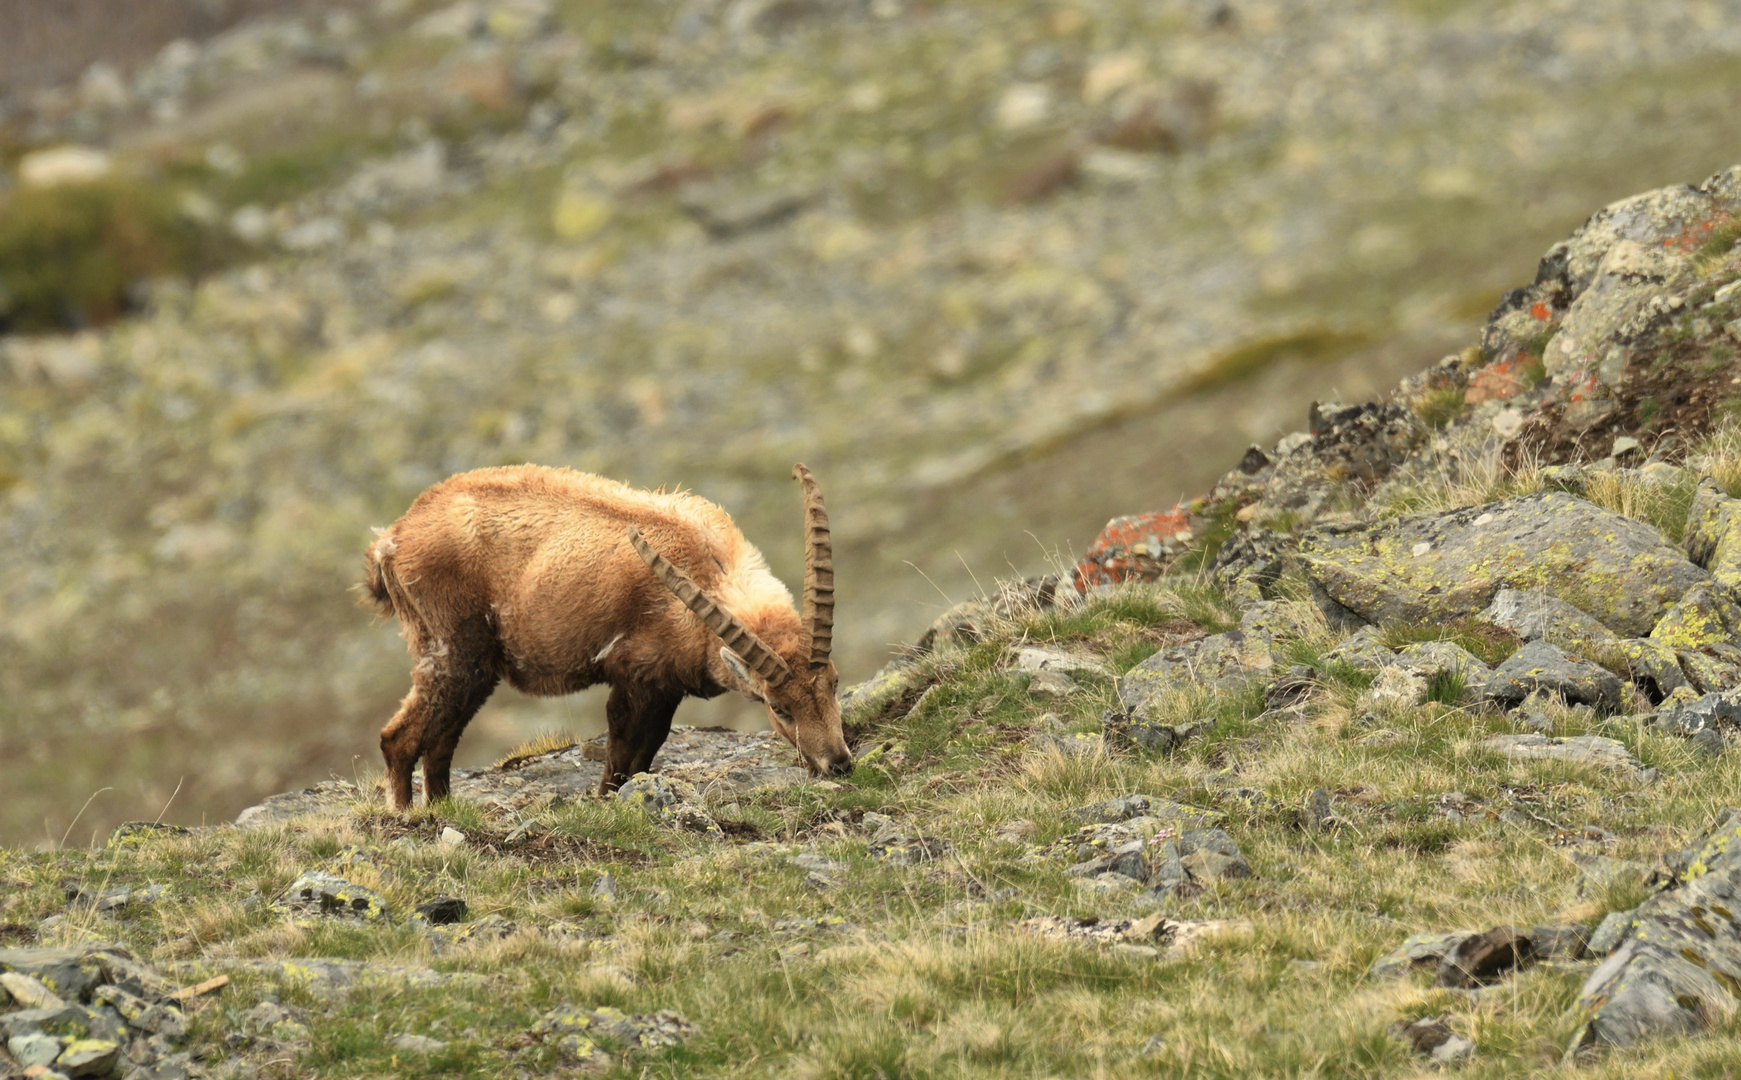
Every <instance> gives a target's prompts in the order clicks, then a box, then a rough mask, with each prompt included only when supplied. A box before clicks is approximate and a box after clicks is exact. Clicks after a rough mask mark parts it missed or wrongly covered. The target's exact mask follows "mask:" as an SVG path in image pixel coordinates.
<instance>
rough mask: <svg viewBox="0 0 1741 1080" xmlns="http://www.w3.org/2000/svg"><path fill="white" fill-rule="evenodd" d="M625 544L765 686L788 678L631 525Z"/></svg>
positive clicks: (757, 641) (787, 671) (789, 672)
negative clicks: (631, 546) (627, 540)
mask: <svg viewBox="0 0 1741 1080" xmlns="http://www.w3.org/2000/svg"><path fill="white" fill-rule="evenodd" d="M629 543H630V544H633V545H634V548H635V553H636V554H638V555H640V556H641V561H642V562H644V563H646V564H647V569H649V570H651V571H653V576H654V577H656V578H658V579H659V580H660V582H661V583H663V584H664V586H665V587H666V588H667V589H670V590H671V591H672V592H674V593H676V594H677V599H679V600H681V601H683V603H684V606H686V607H688V608H689V610H690V611H693V612H695V613H696V614H697V615H699V616H701V621H702V622H704V623H706V624H707V628H708V629H709V630H712V631H713V632H714V633H715V634H717V635H718V636H719V640H721V641H723V642H725V647H726V648H728V649H730V650H731V651H732V652H734V653H737V654H738V655H739V656H741V657H743V661H744V663H745V664H748V665H749V667H750V670H751V671H754V672H755V673H756V674H757V675H760V676H761V677H762V678H764V679H766V680H767V682H768V685H769V686H779V685H780V684H781V683H783V682H785V681H786V680H787V679H789V678H791V676H792V669H791V668H789V667H787V666H786V661H784V660H782V659H780V658H779V657H778V656H776V655H775V654H774V652H773V650H771V649H769V648H768V647H767V645H765V644H763V642H762V639H761V638H759V637H757V636H756V635H754V634H752V633H750V631H749V629H748V628H747V627H745V626H744V624H743V623H741V622H738V621H737V619H735V618H733V617H732V615H731V613H730V612H728V611H726V610H725V609H724V608H722V607H720V606H719V605H718V604H716V603H714V602H713V597H711V596H708V595H707V594H706V593H705V592H702V591H701V586H699V585H697V584H696V583H695V579H694V578H691V577H690V576H689V575H688V574H685V573H684V572H683V571H681V570H679V569H677V567H675V566H673V565H672V564H671V560H670V559H667V558H666V557H665V556H663V555H661V554H659V553H658V552H657V551H655V550H653V545H652V544H649V543H647V538H646V537H644V536H642V535H641V530H640V529H637V528H636V527H635V526H633V525H631V526H629Z"/></svg>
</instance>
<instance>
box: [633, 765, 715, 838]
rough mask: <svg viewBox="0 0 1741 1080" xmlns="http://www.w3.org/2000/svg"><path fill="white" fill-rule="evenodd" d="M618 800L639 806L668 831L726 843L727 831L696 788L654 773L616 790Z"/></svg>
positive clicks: (640, 775)
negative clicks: (695, 834) (704, 803)
mask: <svg viewBox="0 0 1741 1080" xmlns="http://www.w3.org/2000/svg"><path fill="white" fill-rule="evenodd" d="M617 799H618V801H620V802H624V803H627V804H629V805H630V806H639V807H640V808H641V809H643V810H645V811H646V812H647V816H649V817H651V818H652V819H653V820H654V821H657V822H658V823H659V824H661V825H664V826H665V827H666V828H670V829H677V830H679V831H682V832H693V833H701V834H702V835H704V836H710V837H713V838H715V839H723V838H724V836H725V831H724V830H723V829H721V828H720V827H719V823H718V822H716V821H714V820H713V815H711V814H709V813H708V812H707V811H706V810H704V809H703V808H702V806H701V795H700V793H698V792H697V791H696V790H695V785H693V784H690V783H688V782H687V781H683V780H678V779H675V778H672V777H665V776H658V775H655V774H653V773H636V774H635V775H634V776H632V777H630V778H629V779H628V781H627V782H626V783H624V784H623V786H622V787H620V788H618V789H617Z"/></svg>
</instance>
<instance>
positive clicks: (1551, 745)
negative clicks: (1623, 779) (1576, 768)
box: [1481, 734, 1654, 780]
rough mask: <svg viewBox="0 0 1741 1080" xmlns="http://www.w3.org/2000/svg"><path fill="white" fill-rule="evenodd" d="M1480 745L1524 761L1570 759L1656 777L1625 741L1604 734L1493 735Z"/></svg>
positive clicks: (1643, 778) (1639, 776)
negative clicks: (1557, 736)
mask: <svg viewBox="0 0 1741 1080" xmlns="http://www.w3.org/2000/svg"><path fill="white" fill-rule="evenodd" d="M1481 745H1482V746H1483V747H1485V748H1487V749H1489V750H1493V751H1496V752H1497V753H1500V754H1503V755H1505V756H1506V757H1508V758H1516V759H1518V760H1523V761H1571V762H1577V763H1579V764H1588V765H1600V766H1602V767H1604V768H1609V769H1620V770H1625V771H1629V772H1631V773H1633V774H1634V775H1635V776H1637V777H1638V778H1639V779H1641V780H1647V779H1653V778H1654V777H1649V778H1647V777H1646V773H1648V772H1651V771H1652V770H1647V769H1644V768H1643V766H1642V764H1641V763H1640V762H1639V760H1638V759H1637V758H1635V757H1633V756H1632V752H1631V751H1630V750H1627V749H1626V746H1625V745H1624V744H1623V743H1620V742H1617V741H1615V740H1614V739H1609V738H1605V737H1603V736H1601V735H1568V736H1566V737H1565V738H1554V737H1553V736H1550V735H1534V734H1531V735H1491V736H1489V737H1487V738H1485V739H1483V740H1481Z"/></svg>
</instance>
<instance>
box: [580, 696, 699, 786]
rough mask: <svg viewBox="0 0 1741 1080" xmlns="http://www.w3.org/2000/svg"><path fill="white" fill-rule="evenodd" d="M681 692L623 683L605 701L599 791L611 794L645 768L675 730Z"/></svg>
mask: <svg viewBox="0 0 1741 1080" xmlns="http://www.w3.org/2000/svg"><path fill="white" fill-rule="evenodd" d="M682 700H683V698H682V696H681V695H678V696H675V697H673V696H669V695H666V694H661V693H658V692H656V691H654V690H651V689H649V688H647V687H645V686H633V685H630V684H628V683H619V684H617V685H615V686H612V687H611V696H610V698H609V699H608V700H607V701H606V702H605V729H606V731H605V774H604V776H603V777H601V778H600V779H599V784H598V793H599V794H600V795H609V794H610V793H611V792H613V791H615V790H617V788H619V787H621V786H622V785H623V782H624V781H626V780H627V779H628V778H629V777H631V776H633V775H635V774H636V773H638V772H645V771H646V768H647V766H649V765H651V764H652V763H653V755H655V754H657V753H658V752H659V747H661V746H663V745H665V737H666V736H667V735H669V734H670V733H671V715H672V714H673V713H675V712H676V711H677V704H678V702H680V701H682Z"/></svg>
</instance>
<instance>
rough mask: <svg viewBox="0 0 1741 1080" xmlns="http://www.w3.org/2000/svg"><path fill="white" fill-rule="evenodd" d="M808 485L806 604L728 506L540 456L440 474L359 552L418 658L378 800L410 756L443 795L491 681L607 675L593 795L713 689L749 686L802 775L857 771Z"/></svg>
mask: <svg viewBox="0 0 1741 1080" xmlns="http://www.w3.org/2000/svg"><path fill="white" fill-rule="evenodd" d="M792 474H793V476H795V477H796V478H797V479H798V480H799V482H800V483H801V484H802V485H803V489H804V524H805V560H804V609H803V614H802V616H800V615H799V613H798V612H795V611H793V610H792V594H791V593H790V592H789V591H787V589H786V587H785V586H784V585H782V584H780V582H779V580H778V579H777V578H775V577H774V575H773V574H771V573H770V572H769V571H768V566H767V563H766V562H764V561H763V559H762V554H761V552H759V551H757V550H756V548H755V547H754V546H753V545H752V544H750V542H749V541H748V540H745V539H744V536H743V533H741V532H739V531H738V528H737V526H736V525H735V524H733V523H732V520H731V518H730V517H729V516H728V515H727V514H726V512H725V511H724V510H722V509H720V508H719V507H718V506H715V505H714V504H713V503H711V502H708V501H707V500H706V499H703V498H701V497H699V496H696V495H690V494H685V493H681V492H677V493H666V492H663V491H659V492H651V491H642V490H639V489H637V488H632V487H629V486H627V485H626V484H619V483H617V482H615V481H613V480H606V479H604V478H602V477H598V476H592V475H590V474H587V473H582V472H574V471H572V470H569V469H552V468H544V467H542V466H536V465H519V466H513V467H508V468H499V469H479V470H477V471H475V472H469V473H461V474H460V475H458V476H454V477H450V478H449V479H447V480H445V481H443V482H441V483H439V484H436V485H435V486H434V487H431V488H430V489H429V490H427V491H425V492H424V493H423V494H422V495H419V496H418V497H417V501H416V502H414V503H412V504H411V509H409V510H407V511H406V512H405V516H404V517H402V518H400V519H399V520H398V521H397V522H395V523H394V524H393V525H392V526H391V527H390V528H388V529H386V530H383V531H382V533H381V535H380V536H379V538H378V539H376V541H375V542H374V544H372V545H370V547H369V550H368V578H367V581H366V582H365V587H366V588H367V590H368V594H369V596H370V597H371V598H372V599H373V600H374V602H375V603H376V605H378V606H379V607H380V609H381V610H382V611H383V612H384V613H386V614H391V615H396V616H398V618H399V626H400V632H401V633H402V634H403V635H404V637H405V641H406V644H407V645H408V646H409V647H410V649H411V653H412V655H413V656H415V657H417V663H416V665H415V666H414V667H413V668H412V670H411V692H410V693H409V694H407V695H406V696H405V700H404V702H403V703H402V704H401V705H400V706H399V711H398V713H396V714H395V715H394V717H393V719H392V720H391V721H389V722H388V724H387V726H386V727H384V728H382V729H381V754H382V756H384V757H385V758H386V761H387V782H388V786H389V787H390V789H391V790H392V794H393V803H394V805H395V806H397V807H399V808H400V809H404V808H405V807H407V806H409V805H410V804H411V770H412V769H413V768H415V767H416V764H417V761H418V759H419V758H421V759H422V760H423V789H424V795H425V798H427V799H428V800H430V801H433V800H435V799H439V798H442V797H443V796H445V795H446V794H447V793H448V770H449V767H450V766H451V764H452V762H453V752H454V748H455V747H456V746H457V745H458V744H459V737H460V733H461V732H463V731H464V730H465V726H466V724H467V723H469V722H470V721H471V718H472V717H473V716H474V715H476V713H477V711H478V709H479V708H480V707H481V706H482V705H483V703H484V701H485V700H486V699H487V698H488V697H489V696H490V693H491V692H492V691H493V690H494V689H495V687H496V683H497V682H498V681H500V680H501V679H503V678H506V679H507V680H508V683H509V685H511V686H513V687H515V688H516V689H519V690H522V691H525V692H526V693H528V694H538V695H557V694H568V693H573V692H574V691H576V690H581V689H584V688H586V687H588V686H594V685H596V684H598V683H609V684H610V686H611V694H610V699H609V701H608V702H607V703H606V705H605V720H606V723H607V725H608V735H607V738H606V743H605V758H606V760H605V772H604V779H603V780H602V781H601V782H600V784H599V792H600V794H605V793H608V792H610V791H614V790H615V789H616V788H617V787H618V785H620V784H622V782H623V781H625V780H627V779H628V778H629V777H630V776H632V775H634V774H635V773H637V772H644V771H646V769H647V768H648V767H649V766H650V765H652V763H653V756H654V755H655V754H657V753H658V752H659V747H661V746H663V745H664V743H665V738H666V736H667V735H669V734H670V732H671V716H672V714H673V713H674V712H676V710H677V706H678V704H679V703H680V702H681V701H682V700H683V698H684V697H686V696H690V697H700V698H710V697H715V696H717V695H719V694H721V693H724V692H725V691H726V690H728V689H735V690H739V691H742V692H743V693H744V694H746V695H748V696H749V697H752V698H755V699H757V700H760V701H762V702H764V703H765V704H766V705H767V707H768V715H769V717H770V719H771V720H772V722H773V726H774V730H775V731H778V732H779V733H780V734H781V735H783V736H784V737H785V738H786V740H787V741H788V742H790V743H792V744H793V745H794V746H796V747H797V748H798V754H799V756H800V757H801V758H802V759H803V762H804V764H805V766H806V767H808V768H809V769H810V771H811V772H812V773H814V774H828V775H841V774H843V773H846V772H849V771H851V769H852V752H851V751H850V750H848V749H847V746H846V740H845V739H844V738H843V737H842V735H841V729H840V707H839V705H838V704H837V703H836V701H835V698H834V692H835V684H836V675H835V671H834V664H833V662H831V661H830V660H829V658H828V654H829V648H830V646H831V644H832V640H833V633H834V555H833V544H832V541H831V540H830V538H829V531H828V512H827V511H826V510H825V509H824V508H823V505H822V492H821V491H820V490H819V489H818V488H817V486H816V478H815V477H813V476H811V475H810V470H808V469H806V468H805V467H804V466H803V465H797V466H794V467H793V469H792Z"/></svg>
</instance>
